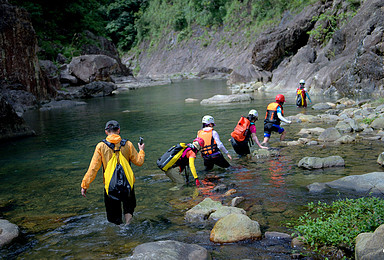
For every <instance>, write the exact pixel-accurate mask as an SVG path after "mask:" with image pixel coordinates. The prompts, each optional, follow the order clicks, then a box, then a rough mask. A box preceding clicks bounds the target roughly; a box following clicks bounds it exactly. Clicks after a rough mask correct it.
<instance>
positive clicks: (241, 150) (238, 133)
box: [230, 109, 268, 156]
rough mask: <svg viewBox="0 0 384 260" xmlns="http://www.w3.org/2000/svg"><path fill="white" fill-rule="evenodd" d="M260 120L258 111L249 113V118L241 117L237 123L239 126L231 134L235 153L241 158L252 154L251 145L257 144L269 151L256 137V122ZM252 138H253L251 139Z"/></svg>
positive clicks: (254, 110)
mask: <svg viewBox="0 0 384 260" xmlns="http://www.w3.org/2000/svg"><path fill="white" fill-rule="evenodd" d="M258 119H259V113H258V112H257V110H256V109H252V110H250V111H249V113H248V116H247V117H243V116H242V117H241V118H240V120H239V121H238V122H237V125H236V127H235V129H234V130H233V132H232V133H231V139H230V140H231V144H232V147H233V149H234V150H235V152H236V153H237V154H238V155H239V156H244V155H247V154H250V153H251V151H250V148H249V146H248V143H250V145H252V144H253V142H255V143H256V144H257V145H258V146H259V147H260V148H261V149H268V147H266V146H262V145H261V144H260V142H259V139H258V138H257V136H256V125H255V122H256V121H257V120H258ZM250 137H251V138H250Z"/></svg>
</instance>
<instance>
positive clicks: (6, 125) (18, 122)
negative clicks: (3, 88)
mask: <svg viewBox="0 0 384 260" xmlns="http://www.w3.org/2000/svg"><path fill="white" fill-rule="evenodd" d="M35 134H36V133H35V132H34V131H33V130H32V129H31V128H30V127H29V126H28V125H27V123H26V122H25V120H24V119H23V118H22V117H20V116H19V115H18V114H17V113H16V111H15V110H14V109H13V107H12V106H11V105H10V104H9V103H8V102H7V101H6V100H5V99H4V98H3V97H2V96H0V141H4V140H7V139H9V138H18V137H25V136H32V135H35Z"/></svg>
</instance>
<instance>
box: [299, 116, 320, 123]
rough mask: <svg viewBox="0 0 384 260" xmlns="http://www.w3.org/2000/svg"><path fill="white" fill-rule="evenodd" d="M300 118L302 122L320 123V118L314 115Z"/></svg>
mask: <svg viewBox="0 0 384 260" xmlns="http://www.w3.org/2000/svg"><path fill="white" fill-rule="evenodd" d="M298 116H299V119H300V120H301V121H302V122H308V123H315V122H318V121H319V118H318V117H317V116H313V115H304V114H299V115H298Z"/></svg>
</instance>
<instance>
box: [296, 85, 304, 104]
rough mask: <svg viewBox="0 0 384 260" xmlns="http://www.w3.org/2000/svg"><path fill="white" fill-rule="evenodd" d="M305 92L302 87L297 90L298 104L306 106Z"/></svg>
mask: <svg viewBox="0 0 384 260" xmlns="http://www.w3.org/2000/svg"><path fill="white" fill-rule="evenodd" d="M303 94H304V93H303V91H302V90H301V89H299V90H297V97H296V106H298V107H301V106H304V100H303Z"/></svg>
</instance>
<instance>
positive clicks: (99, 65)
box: [68, 55, 120, 83]
mask: <svg viewBox="0 0 384 260" xmlns="http://www.w3.org/2000/svg"><path fill="white" fill-rule="evenodd" d="M68 70H69V73H70V74H71V75H73V76H75V77H76V78H78V79H80V80H81V81H82V82H84V83H90V82H93V81H111V75H113V74H116V73H118V72H120V68H119V64H118V63H117V61H116V60H115V59H113V58H111V57H108V56H106V55H82V56H78V57H74V58H73V59H72V61H71V62H70V63H69V67H68Z"/></svg>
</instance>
